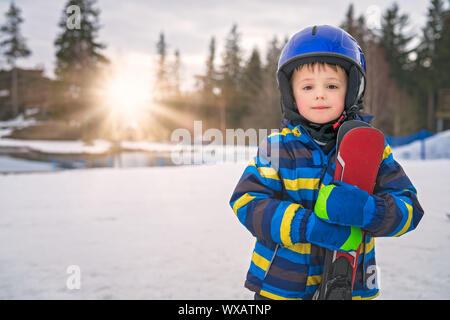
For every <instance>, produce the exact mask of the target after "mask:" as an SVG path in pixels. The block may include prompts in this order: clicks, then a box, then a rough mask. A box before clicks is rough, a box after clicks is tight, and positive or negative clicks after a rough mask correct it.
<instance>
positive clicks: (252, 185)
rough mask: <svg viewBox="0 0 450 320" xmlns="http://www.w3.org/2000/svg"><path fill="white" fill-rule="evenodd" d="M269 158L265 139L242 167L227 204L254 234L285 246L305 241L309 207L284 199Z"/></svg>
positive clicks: (268, 149)
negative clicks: (252, 157)
mask: <svg viewBox="0 0 450 320" xmlns="http://www.w3.org/2000/svg"><path fill="white" fill-rule="evenodd" d="M272 160H273V159H272ZM272 160H271V144H270V143H269V142H268V140H264V141H263V143H262V144H261V146H260V147H259V148H258V153H257V156H256V157H255V158H254V159H253V160H251V161H250V163H249V164H248V165H247V167H246V168H245V171H244V173H243V175H242V177H241V178H240V180H239V182H238V184H237V186H236V188H235V190H234V192H233V194H232V196H231V199H230V206H231V207H232V208H233V211H234V213H235V215H236V216H237V218H238V219H239V221H240V222H241V223H242V224H243V225H244V226H245V227H246V228H247V229H248V230H249V231H250V232H251V233H252V234H253V236H255V237H258V238H260V239H264V240H268V241H273V242H275V243H278V244H282V245H285V246H290V245H293V244H295V243H298V242H307V241H306V239H305V228H306V222H307V220H308V217H309V215H310V214H311V210H307V209H304V208H303V207H302V205H301V204H299V203H295V202H291V201H286V200H283V197H282V190H283V183H282V180H281V178H280V176H279V173H278V170H277V167H278V166H277V165H276V164H274V163H273V161H272Z"/></svg>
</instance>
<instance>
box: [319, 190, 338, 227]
mask: <svg viewBox="0 0 450 320" xmlns="http://www.w3.org/2000/svg"><path fill="white" fill-rule="evenodd" d="M335 187H336V186H335V185H334V184H329V185H327V186H325V187H323V188H322V189H320V191H319V196H318V197H317V201H316V205H315V206H314V212H315V214H316V215H317V216H318V217H319V218H322V219H324V220H330V219H329V218H328V213H327V199H328V197H329V196H330V193H331V191H333V189H334V188H335Z"/></svg>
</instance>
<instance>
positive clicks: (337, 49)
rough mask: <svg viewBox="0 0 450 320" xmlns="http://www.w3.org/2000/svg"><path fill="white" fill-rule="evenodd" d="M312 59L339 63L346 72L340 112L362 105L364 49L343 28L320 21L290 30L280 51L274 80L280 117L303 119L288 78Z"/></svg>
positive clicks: (364, 81)
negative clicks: (343, 107)
mask: <svg viewBox="0 0 450 320" xmlns="http://www.w3.org/2000/svg"><path fill="white" fill-rule="evenodd" d="M312 62H325V63H331V64H336V65H339V66H341V67H342V68H343V69H344V70H345V71H346V73H347V76H348V85H347V94H346V97H345V111H344V112H349V111H351V112H353V113H354V112H356V111H358V110H359V109H362V107H363V98H364V92H365V88H366V61H365V58H364V53H363V52H362V50H361V48H360V46H359V45H358V43H357V42H356V40H355V39H354V38H353V37H352V36H351V35H350V34H348V33H347V32H345V31H344V30H342V29H340V28H336V27H332V26H328V25H320V26H313V27H307V28H305V29H303V30H301V31H299V32H297V33H296V34H294V35H293V36H292V37H291V38H290V39H289V41H288V42H287V43H286V45H285V47H284V48H283V50H282V52H281V55H280V60H279V62H278V71H277V80H278V88H279V90H280V94H281V107H282V110H283V117H284V118H286V119H288V120H304V118H303V117H302V116H301V115H300V114H299V113H298V110H297V105H296V103H295V100H294V97H293V93H292V88H291V83H290V79H291V77H292V73H293V71H294V70H295V69H296V68H297V67H298V66H300V65H302V64H306V63H312Z"/></svg>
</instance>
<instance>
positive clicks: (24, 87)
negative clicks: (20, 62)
mask: <svg viewBox="0 0 450 320" xmlns="http://www.w3.org/2000/svg"><path fill="white" fill-rule="evenodd" d="M17 77H18V113H19V114H20V113H26V111H27V110H29V109H32V108H33V109H34V108H39V109H40V112H45V110H46V109H47V108H48V105H49V99H50V86H51V80H50V79H49V78H47V77H45V76H44V70H42V69H20V68H17ZM11 84H12V72H11V70H0V120H5V119H9V118H11V117H13V107H12V104H11V95H10V94H11Z"/></svg>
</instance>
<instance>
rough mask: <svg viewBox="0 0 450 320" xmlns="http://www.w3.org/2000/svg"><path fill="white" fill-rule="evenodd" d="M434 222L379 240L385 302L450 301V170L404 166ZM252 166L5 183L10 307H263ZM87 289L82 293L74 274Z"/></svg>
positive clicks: (0, 235)
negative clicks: (206, 303) (252, 266)
mask: <svg viewBox="0 0 450 320" xmlns="http://www.w3.org/2000/svg"><path fill="white" fill-rule="evenodd" d="M401 164H402V165H403V167H404V169H405V171H406V172H407V174H408V175H409V176H410V178H411V180H412V181H413V182H414V184H415V185H416V187H417V189H418V193H419V199H420V201H421V204H422V206H423V208H424V210H425V216H424V218H423V219H422V222H421V223H420V224H419V227H418V228H417V230H415V231H413V232H411V233H409V234H407V235H405V236H403V237H400V238H378V239H377V240H376V250H377V261H378V265H379V269H380V273H381V288H382V294H381V296H380V298H381V299H449V298H450V256H449V254H448V253H449V252H450V228H449V227H450V219H449V218H447V214H448V213H449V209H448V208H449V207H450V197H448V195H449V194H450V186H449V183H448V181H449V177H450V160H433V161H402V162H401ZM244 167H245V163H242V162H241V163H226V164H216V165H202V166H179V167H153V168H132V169H111V168H106V169H89V170H84V169H81V170H70V171H59V172H50V173H33V174H15V175H4V176H0V192H1V194H2V201H1V203H0V212H1V213H2V214H1V215H0V243H1V245H0V299H134V298H136V299H252V296H253V295H252V293H251V292H250V291H248V290H247V289H245V288H244V287H243V283H244V280H245V275H246V271H247V269H248V266H249V263H250V257H251V250H252V247H253V244H254V239H253V238H252V236H251V234H250V233H249V232H248V231H247V230H246V229H245V228H244V227H243V226H242V225H241V224H240V223H239V222H238V220H237V219H236V217H235V216H234V213H233V211H232V210H231V208H230V207H229V205H228V200H229V198H230V196H231V193H232V191H233V189H234V187H235V185H236V183H237V181H238V179H239V178H240V176H241V174H242V171H243V169H244ZM71 265H76V266H79V268H80V270H81V288H80V289H79V290H76V289H73V290H70V289H68V287H67V286H66V281H67V280H68V279H69V277H70V276H71V275H70V274H67V273H66V270H67V268H68V267H69V266H71Z"/></svg>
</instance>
